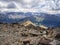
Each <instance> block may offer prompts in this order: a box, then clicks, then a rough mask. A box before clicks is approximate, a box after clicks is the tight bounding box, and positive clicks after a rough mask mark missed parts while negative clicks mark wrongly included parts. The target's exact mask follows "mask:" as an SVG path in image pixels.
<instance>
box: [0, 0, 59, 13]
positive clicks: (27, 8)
mask: <svg viewBox="0 0 60 45" xmlns="http://www.w3.org/2000/svg"><path fill="white" fill-rule="evenodd" d="M1 1H2V2H7V4H8V3H9V2H14V4H15V5H16V8H17V10H19V11H23V12H44V13H50V14H55V13H60V0H59V1H57V0H55V1H54V0H0V2H1ZM0 5H3V3H2V4H0ZM5 5H6V3H5ZM0 7H1V6H0ZM7 7H8V5H7ZM9 10H10V9H9Z"/></svg>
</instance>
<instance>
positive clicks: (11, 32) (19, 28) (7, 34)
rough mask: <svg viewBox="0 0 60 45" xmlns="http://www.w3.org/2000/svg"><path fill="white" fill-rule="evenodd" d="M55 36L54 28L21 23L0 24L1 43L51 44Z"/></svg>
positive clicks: (21, 44) (9, 44)
mask: <svg viewBox="0 0 60 45" xmlns="http://www.w3.org/2000/svg"><path fill="white" fill-rule="evenodd" d="M35 28H36V29H35ZM54 30H55V29H54ZM54 37H55V33H54V31H53V29H42V28H41V27H36V26H33V27H32V26H31V25H29V26H24V25H21V24H0V44H1V45H27V44H29V45H31V44H32V45H40V44H41V45H43V44H44V45H50V42H52V41H53V39H54ZM3 42H4V43H3Z"/></svg>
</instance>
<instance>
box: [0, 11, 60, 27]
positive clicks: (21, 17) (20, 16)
mask: <svg viewBox="0 0 60 45" xmlns="http://www.w3.org/2000/svg"><path fill="white" fill-rule="evenodd" d="M59 15H60V14H46V13H37V12H36V13H32V12H26V13H24V12H4V13H0V22H1V23H19V22H24V21H27V20H29V21H31V22H33V23H35V24H36V25H45V26H48V27H55V26H60V16H59Z"/></svg>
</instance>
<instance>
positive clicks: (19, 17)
mask: <svg viewBox="0 0 60 45" xmlns="http://www.w3.org/2000/svg"><path fill="white" fill-rule="evenodd" d="M25 17H26V16H22V15H9V16H8V18H9V19H22V18H25Z"/></svg>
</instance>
